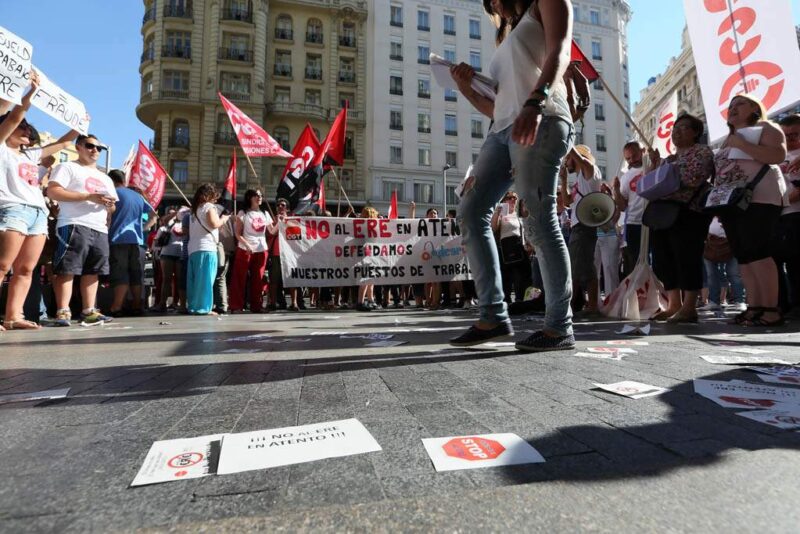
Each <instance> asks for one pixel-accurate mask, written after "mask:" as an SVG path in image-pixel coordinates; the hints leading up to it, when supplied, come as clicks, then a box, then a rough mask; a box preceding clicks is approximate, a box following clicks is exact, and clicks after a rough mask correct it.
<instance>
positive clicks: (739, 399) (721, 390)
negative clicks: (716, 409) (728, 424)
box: [694, 379, 800, 409]
mask: <svg viewBox="0 0 800 534" xmlns="http://www.w3.org/2000/svg"><path fill="white" fill-rule="evenodd" d="M694 391H695V393H697V394H698V395H701V396H703V397H705V398H707V399H709V400H712V401H714V402H716V403H717V404H719V405H720V406H722V407H724V408H762V409H763V408H772V407H776V408H778V407H779V406H780V405H781V404H794V405H798V404H800V389H797V388H780V387H775V386H766V385H763V384H750V383H748V382H741V381H738V380H731V381H729V382H720V381H715V380H703V379H695V380H694Z"/></svg>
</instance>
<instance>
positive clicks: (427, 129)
mask: <svg viewBox="0 0 800 534" xmlns="http://www.w3.org/2000/svg"><path fill="white" fill-rule="evenodd" d="M417 132H418V133H431V127H430V126H428V127H425V126H417Z"/></svg>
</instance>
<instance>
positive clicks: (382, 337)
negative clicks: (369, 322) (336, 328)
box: [339, 334, 394, 341]
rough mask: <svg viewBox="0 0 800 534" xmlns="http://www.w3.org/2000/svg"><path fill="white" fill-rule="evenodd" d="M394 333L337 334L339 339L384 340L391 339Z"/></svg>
mask: <svg viewBox="0 0 800 534" xmlns="http://www.w3.org/2000/svg"><path fill="white" fill-rule="evenodd" d="M393 337H394V334H352V335H344V336H339V338H340V339H371V340H375V341H386V340H387V339H392V338H393Z"/></svg>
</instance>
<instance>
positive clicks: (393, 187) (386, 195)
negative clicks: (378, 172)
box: [381, 180, 405, 202]
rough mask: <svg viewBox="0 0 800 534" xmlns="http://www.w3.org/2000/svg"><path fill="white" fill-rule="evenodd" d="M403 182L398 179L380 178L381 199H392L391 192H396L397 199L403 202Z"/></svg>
mask: <svg viewBox="0 0 800 534" xmlns="http://www.w3.org/2000/svg"><path fill="white" fill-rule="evenodd" d="M404 187H405V184H404V183H403V182H400V181H394V180H382V182H381V199H383V200H385V201H387V202H388V201H390V200H392V193H395V192H397V201H398V202H403V200H404V199H403V188H404Z"/></svg>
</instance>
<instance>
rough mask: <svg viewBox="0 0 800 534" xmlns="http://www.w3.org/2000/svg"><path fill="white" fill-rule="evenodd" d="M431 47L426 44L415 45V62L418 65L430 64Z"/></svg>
mask: <svg viewBox="0 0 800 534" xmlns="http://www.w3.org/2000/svg"><path fill="white" fill-rule="evenodd" d="M430 56H431V47H430V45H428V44H421V45H417V63H419V64H420V65H430V63H431V59H430Z"/></svg>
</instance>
